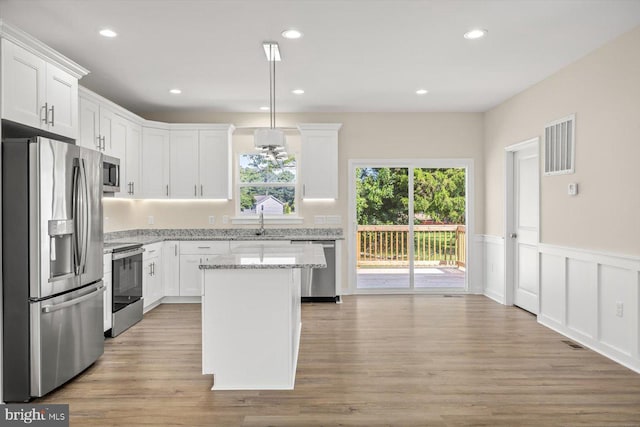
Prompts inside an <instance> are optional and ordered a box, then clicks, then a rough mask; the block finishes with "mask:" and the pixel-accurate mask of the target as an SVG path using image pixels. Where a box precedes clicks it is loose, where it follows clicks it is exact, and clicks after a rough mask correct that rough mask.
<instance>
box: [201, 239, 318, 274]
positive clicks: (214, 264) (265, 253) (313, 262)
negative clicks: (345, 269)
mask: <svg viewBox="0 0 640 427" xmlns="http://www.w3.org/2000/svg"><path fill="white" fill-rule="evenodd" d="M326 266H327V261H326V259H325V257H324V251H323V249H322V247H321V246H319V245H291V246H269V244H268V243H258V242H256V244H255V246H253V245H252V246H245V247H241V248H236V249H233V250H231V252H230V253H228V254H224V255H216V256H213V257H210V259H209V262H208V263H207V264H201V265H200V266H199V268H200V269H201V270H216V269H239V270H241V269H266V268H325V267H326Z"/></svg>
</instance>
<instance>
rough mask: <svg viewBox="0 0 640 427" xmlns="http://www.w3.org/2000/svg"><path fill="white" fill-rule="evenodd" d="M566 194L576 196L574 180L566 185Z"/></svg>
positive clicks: (576, 185)
mask: <svg viewBox="0 0 640 427" xmlns="http://www.w3.org/2000/svg"><path fill="white" fill-rule="evenodd" d="M567 194H569V195H570V196H576V195H577V194H578V184H577V183H575V182H572V183H570V184H569V185H568V186H567Z"/></svg>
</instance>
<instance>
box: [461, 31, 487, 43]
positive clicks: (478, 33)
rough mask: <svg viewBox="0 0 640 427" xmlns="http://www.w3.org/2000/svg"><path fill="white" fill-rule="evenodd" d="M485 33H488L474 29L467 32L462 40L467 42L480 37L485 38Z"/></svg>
mask: <svg viewBox="0 0 640 427" xmlns="http://www.w3.org/2000/svg"><path fill="white" fill-rule="evenodd" d="M487 33H488V31H487V30H483V29H479V28H476V29H474V30H471V31H467V32H466V33H464V38H465V39H468V40H475V39H481V38H482V37H484V36H486V35H487Z"/></svg>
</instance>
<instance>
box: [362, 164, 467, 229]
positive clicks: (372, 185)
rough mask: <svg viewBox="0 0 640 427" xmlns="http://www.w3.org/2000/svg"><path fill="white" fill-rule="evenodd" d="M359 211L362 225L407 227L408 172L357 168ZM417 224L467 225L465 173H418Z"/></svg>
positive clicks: (416, 179) (428, 171)
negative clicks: (399, 225) (431, 222)
mask: <svg viewBox="0 0 640 427" xmlns="http://www.w3.org/2000/svg"><path fill="white" fill-rule="evenodd" d="M356 174H357V178H358V179H357V181H356V193H357V195H356V197H357V198H356V211H357V215H358V224H360V225H390V224H407V223H408V220H409V218H408V209H409V196H408V185H409V176H408V169H407V168H357V169H356ZM413 180H414V190H415V191H414V213H415V218H414V224H420V223H421V222H422V221H426V220H432V221H434V222H436V223H445V224H464V222H465V170H464V169H460V168H451V169H422V168H415V169H414V178H413Z"/></svg>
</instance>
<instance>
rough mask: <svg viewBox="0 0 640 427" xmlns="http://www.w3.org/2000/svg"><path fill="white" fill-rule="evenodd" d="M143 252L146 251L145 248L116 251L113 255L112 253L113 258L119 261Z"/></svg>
mask: <svg viewBox="0 0 640 427" xmlns="http://www.w3.org/2000/svg"><path fill="white" fill-rule="evenodd" d="M142 252H144V248H137V249H134V250H132V251H126V252H115V253H114V254H113V255H111V260H113V261H117V260H119V259H122V258H129V257H130V256H136V255H140V254H141V253H142Z"/></svg>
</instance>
